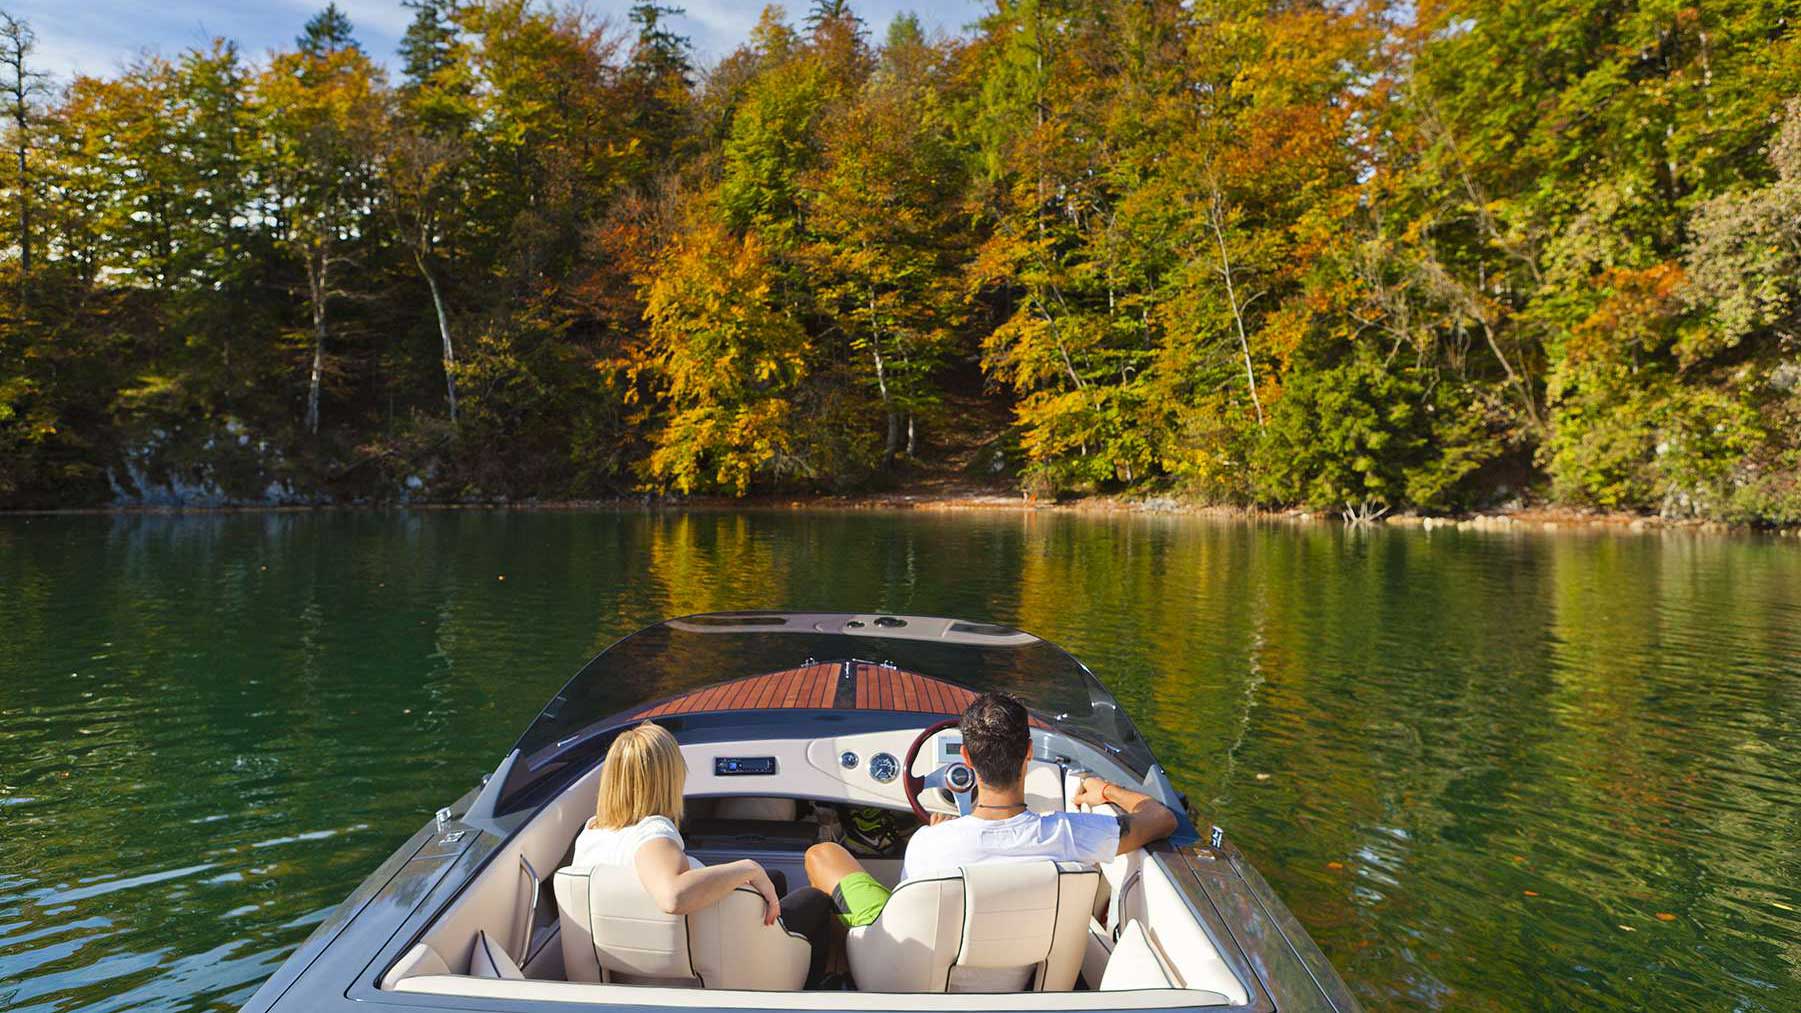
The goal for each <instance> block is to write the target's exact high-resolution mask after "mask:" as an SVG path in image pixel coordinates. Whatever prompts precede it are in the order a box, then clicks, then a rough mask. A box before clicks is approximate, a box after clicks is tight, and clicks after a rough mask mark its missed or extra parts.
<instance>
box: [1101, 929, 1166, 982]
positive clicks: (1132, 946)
mask: <svg viewBox="0 0 1801 1013" xmlns="http://www.w3.org/2000/svg"><path fill="white" fill-rule="evenodd" d="M1100 987H1101V991H1103V992H1116V991H1122V990H1129V989H1140V988H1180V987H1181V985H1180V984H1179V983H1178V982H1177V981H1176V976H1175V975H1174V974H1173V973H1172V972H1171V970H1170V967H1169V965H1168V964H1167V963H1165V962H1164V960H1163V955H1162V954H1160V953H1158V952H1157V947H1156V946H1155V945H1153V944H1152V943H1151V938H1150V936H1149V935H1147V934H1146V933H1145V931H1144V923H1142V922H1140V921H1139V920H1138V919H1136V918H1134V919H1132V920H1131V921H1129V922H1127V923H1126V924H1125V927H1124V928H1122V929H1120V933H1119V941H1118V942H1117V943H1115V944H1114V945H1113V955H1112V956H1111V957H1108V958H1107V969H1106V970H1105V971H1103V972H1102V973H1101V986H1100Z"/></svg>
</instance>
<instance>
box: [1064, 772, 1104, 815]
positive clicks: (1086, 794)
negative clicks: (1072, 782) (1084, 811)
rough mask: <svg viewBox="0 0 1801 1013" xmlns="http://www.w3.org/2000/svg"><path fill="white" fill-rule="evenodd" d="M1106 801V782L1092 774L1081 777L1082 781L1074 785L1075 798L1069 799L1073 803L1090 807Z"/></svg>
mask: <svg viewBox="0 0 1801 1013" xmlns="http://www.w3.org/2000/svg"><path fill="white" fill-rule="evenodd" d="M1106 801H1107V782H1106V781H1105V780H1103V779H1101V778H1098V777H1095V776H1094V775H1093V774H1089V775H1088V776H1087V777H1084V778H1082V783H1081V784H1080V785H1078V786H1077V787H1076V796H1075V798H1072V799H1070V802H1072V803H1073V804H1075V805H1085V806H1088V807H1090V808H1093V807H1094V806H1097V805H1103V804H1105V803H1106Z"/></svg>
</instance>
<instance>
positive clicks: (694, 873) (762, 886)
mask: <svg viewBox="0 0 1801 1013" xmlns="http://www.w3.org/2000/svg"><path fill="white" fill-rule="evenodd" d="M632 864H634V865H636V866H637V867H638V881H639V882H641V883H643V884H644V889H645V890H646V891H648V892H649V893H650V899H651V900H653V901H655V902H656V905H657V907H659V908H662V909H663V911H664V912H665V913H667V914H672V915H685V914H689V913H691V912H694V911H699V910H700V909H702V908H705V907H711V906H713V905H714V904H717V903H719V902H720V901H722V900H724V899H725V895H726V894H728V893H731V892H732V891H733V890H736V889H738V888H739V887H741V886H747V885H748V886H751V887H754V888H755V889H756V891H757V892H758V893H760V894H762V895H763V903H764V911H763V924H765V925H774V924H775V919H776V916H777V915H779V914H781V910H782V907H781V905H782V900H781V898H780V897H777V896H776V895H775V884H774V883H771V882H770V881H769V874H768V873H767V872H764V871H763V867H762V866H761V865H758V864H757V863H755V862H753V861H751V860H750V859H748V858H747V859H744V860H743V861H738V862H728V863H726V864H725V865H703V866H701V867H700V868H698V869H690V868H688V856H687V855H686V854H685V853H683V851H682V849H681V847H680V846H679V845H677V844H676V843H675V842H674V841H672V840H670V839H669V838H667V837H653V838H651V839H650V840H648V841H645V842H644V843H643V844H642V845H640V846H639V847H638V853H637V854H636V855H634V856H633V857H632Z"/></svg>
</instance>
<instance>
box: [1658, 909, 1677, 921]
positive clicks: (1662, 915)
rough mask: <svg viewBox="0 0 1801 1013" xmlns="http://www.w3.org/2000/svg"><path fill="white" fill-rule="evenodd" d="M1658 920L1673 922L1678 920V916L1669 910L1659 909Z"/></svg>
mask: <svg viewBox="0 0 1801 1013" xmlns="http://www.w3.org/2000/svg"><path fill="white" fill-rule="evenodd" d="M1657 920H1658V921H1660V922H1673V921H1675V920H1676V916H1675V915H1673V914H1671V913H1669V912H1668V911H1659V912H1657Z"/></svg>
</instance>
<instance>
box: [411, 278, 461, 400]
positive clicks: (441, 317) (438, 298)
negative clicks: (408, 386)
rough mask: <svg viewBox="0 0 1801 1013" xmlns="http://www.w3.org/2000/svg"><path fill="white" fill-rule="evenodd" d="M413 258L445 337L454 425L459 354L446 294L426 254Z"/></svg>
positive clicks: (446, 376)
mask: <svg viewBox="0 0 1801 1013" xmlns="http://www.w3.org/2000/svg"><path fill="white" fill-rule="evenodd" d="M413 260H414V262H416V263H417V264H418V265H419V273H420V274H423V275H425V284H426V285H427V286H429V287H430V288H431V304H432V308H433V309H435V310H437V311H438V334H439V335H440V336H441V337H442V338H443V339H444V393H445V394H446V396H448V397H449V399H450V424H451V425H453V426H454V425H456V423H457V378H456V364H457V356H456V348H455V347H454V346H453V345H452V344H451V342H450V314H448V313H446V312H445V311H444V296H443V295H442V294H441V293H440V292H439V291H438V278H437V276H436V275H434V274H432V273H431V267H430V266H429V265H427V264H426V262H425V255H424V254H423V253H420V252H419V251H418V250H414V251H413Z"/></svg>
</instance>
